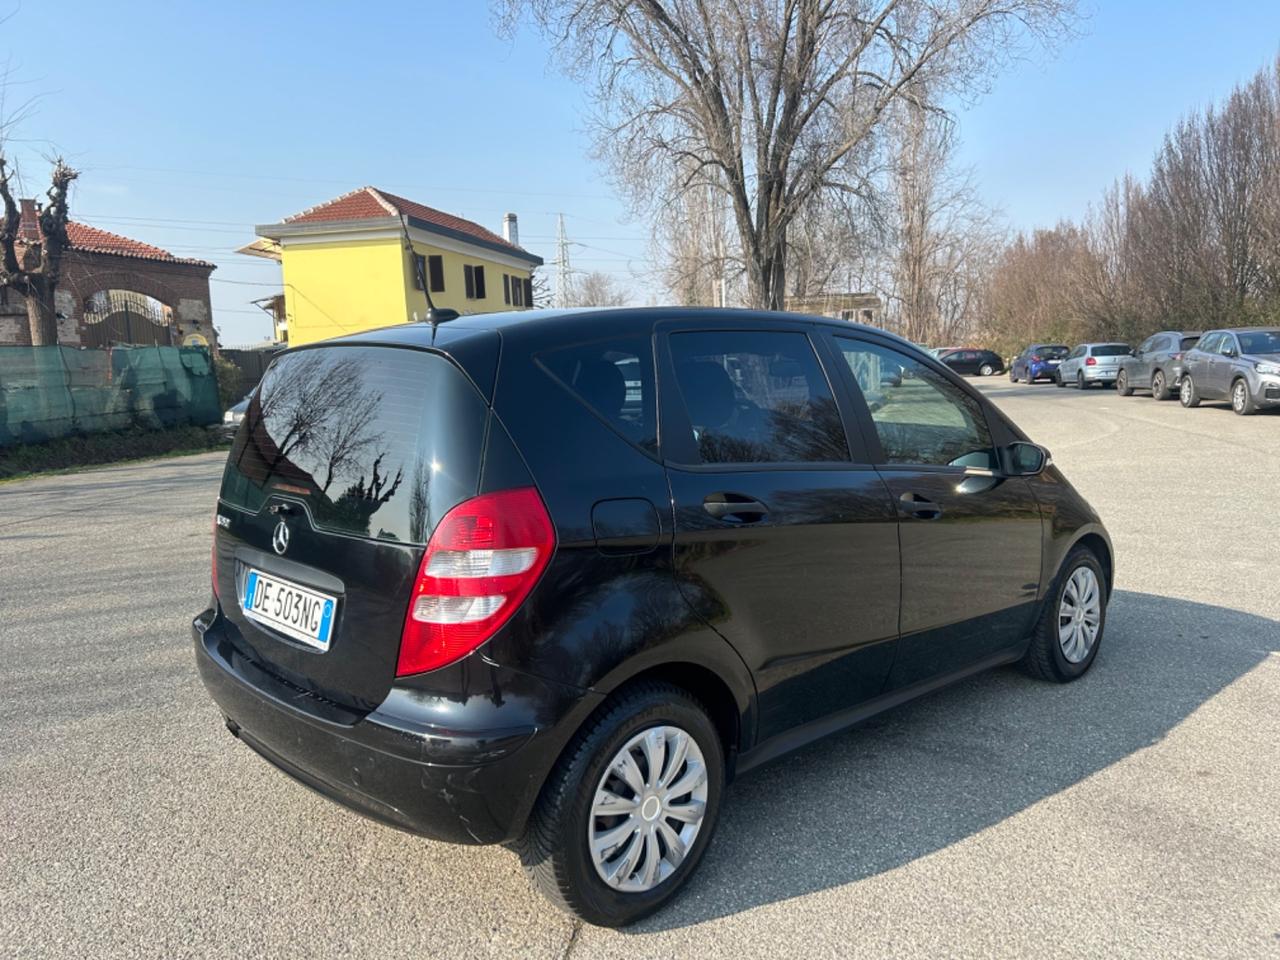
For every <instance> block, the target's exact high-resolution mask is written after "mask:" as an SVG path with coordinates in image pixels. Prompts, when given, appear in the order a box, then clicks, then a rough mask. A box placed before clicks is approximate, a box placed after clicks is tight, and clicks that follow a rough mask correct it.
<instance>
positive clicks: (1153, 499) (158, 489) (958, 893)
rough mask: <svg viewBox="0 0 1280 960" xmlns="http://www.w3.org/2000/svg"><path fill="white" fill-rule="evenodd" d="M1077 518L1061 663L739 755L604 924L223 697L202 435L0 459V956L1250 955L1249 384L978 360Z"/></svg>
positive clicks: (1263, 713)
mask: <svg viewBox="0 0 1280 960" xmlns="http://www.w3.org/2000/svg"><path fill="white" fill-rule="evenodd" d="M976 382H977V383H979V385H980V386H981V388H982V389H983V390H985V391H986V392H988V393H989V394H990V395H991V396H992V397H993V398H994V399H995V400H996V402H997V403H999V404H1000V405H1001V406H1002V407H1003V408H1004V409H1005V410H1006V411H1008V412H1009V414H1010V415H1012V417H1013V418H1014V419H1015V420H1016V421H1017V422H1018V423H1019V424H1020V425H1021V426H1022V427H1023V428H1024V429H1025V430H1026V431H1027V432H1028V433H1029V434H1030V435H1031V436H1032V437H1033V438H1034V439H1036V440H1038V441H1040V442H1042V443H1044V444H1046V445H1047V446H1048V447H1049V448H1050V449H1051V450H1052V452H1053V455H1054V458H1055V460H1056V461H1057V463H1058V464H1059V465H1060V466H1061V467H1062V469H1063V470H1064V471H1065V472H1066V473H1067V475H1068V476H1069V477H1070V478H1071V480H1072V481H1073V482H1074V483H1075V484H1076V486H1077V487H1078V488H1079V489H1080V490H1081V491H1082V492H1083V493H1084V494H1085V495H1086V496H1087V497H1088V498H1089V499H1090V500H1091V501H1092V502H1093V503H1094V505H1095V506H1096V507H1097V508H1098V510H1099V512H1100V513H1101V514H1102V516H1103V519H1104V520H1105V522H1106V523H1107V525H1108V527H1109V529H1110V531H1111V534H1112V537H1113V539H1114V542H1115V547H1116V551H1117V580H1116V593H1115V596H1114V598H1113V600H1112V604H1111V607H1110V613H1109V622H1108V625H1107V632H1106V636H1105V639H1104V643H1103V647H1102V648H1101V650H1100V652H1099V656H1098V659H1097V662H1096V664H1095V666H1094V668H1093V670H1092V671H1091V673H1090V674H1089V675H1088V676H1087V677H1086V678H1085V679H1083V680H1081V681H1080V682H1078V683H1075V684H1071V685H1067V686H1061V687H1059V686H1053V685H1048V684H1044V683H1038V682H1035V681H1033V680H1030V679H1028V678H1026V677H1024V676H1022V675H1021V674H1019V673H1017V672H1015V671H1013V670H1000V671H996V672H993V673H989V674H986V675H983V676H979V677H976V678H974V679H971V680H968V681H965V682H963V683H960V684H958V685H956V686H953V687H951V688H949V689H947V690H945V691H942V692H940V693H938V694H935V695H933V696H931V697H928V698H926V699H924V700H921V701H918V702H916V703H914V704H911V705H908V706H905V707H902V708H900V709H898V710H896V711H893V712H891V713H889V714H886V715H883V716H881V717H879V718H877V719H875V720H873V721H871V722H869V723H866V724H864V725H863V726H861V727H859V728H857V729H855V730H852V731H849V732H846V733H843V734H840V735H837V736H835V737H832V738H829V739H828V740H826V741H823V742H821V743H819V744H816V745H814V746H812V747H810V748H808V749H806V750H805V751H803V752H801V753H799V754H796V755H793V756H790V757H787V758H784V759H782V760H780V761H778V762H776V763H774V764H773V765H771V766H769V767H766V768H765V769H763V770H761V771H759V772H758V773H755V774H752V775H750V776H748V777H745V778H743V779H742V780H740V781H739V782H738V783H736V784H735V785H734V786H733V787H732V788H731V790H730V791H729V793H728V794H727V797H726V804H725V807H724V816H723V820H722V822H721V824H720V827H719V830H718V832H717V835H716V837H715V841H714V843H713V844H712V846H711V848H710V850H709V852H708V855H707V858H706V860H705V861H704V863H703V865H702V868H701V870H700V871H699V873H698V875H697V876H696V877H695V878H694V879H693V881H692V882H691V884H690V885H689V887H688V888H687V890H686V891H685V893H684V895H683V896H682V897H680V898H679V899H678V900H677V901H676V902H675V903H674V904H673V905H671V906H670V907H669V908H668V909H666V910H665V911H664V912H662V913H660V914H659V915H657V916H655V917H653V918H651V919H649V920H647V921H645V922H643V923H641V924H640V925H638V926H636V927H633V928H631V929H628V930H624V931H609V930H602V929H597V928H592V927H583V926H580V925H578V924H575V923H572V922H571V921H570V920H569V919H568V918H567V917H565V916H563V915H561V914H559V913H557V912H556V911H555V910H553V909H552V908H551V907H550V906H548V905H547V904H546V903H544V902H543V901H542V900H541V899H540V898H539V897H538V895H537V894H536V893H534V892H533V890H532V889H531V887H530V886H529V885H528V883H527V882H526V880H525V878H524V875H523V873H522V871H521V869H520V867H519V864H518V863H517V861H516V859H515V857H514V856H513V855H512V854H510V853H509V852H507V851H505V850H502V849H500V848H492V847H488V848H463V847H453V846H448V845H445V844H439V843H434V842H431V841H427V840H422V839H418V838H414V837H410V836H408V835H406V834H402V833H399V832H396V831H394V830H391V829H388V828H386V827H382V826H379V825H377V824H374V823H372V822H369V821H366V820H364V819H362V818H360V817H359V816H357V815H355V814H352V813H349V812H347V811H345V810H343V809H341V808H339V807H337V806H335V805H334V804H332V803H330V802H329V801H326V800H323V799H321V798H319V797H317V796H315V795H313V794H312V793H310V792H308V791H307V790H306V789H305V788H303V787H301V786H299V785H298V784H296V783H294V782H292V781H290V780H289V779H287V778H286V777H284V776H283V775H281V774H279V773H277V772H276V771H275V770H273V769H272V768H271V767H269V766H268V765H267V764H266V763H264V762H263V761H261V760H260V759H258V758H257V757H256V756H255V755H253V754H252V753H251V752H250V751H249V750H248V749H246V748H245V747H244V746H243V745H242V744H240V743H239V742H237V741H236V740H234V739H233V738H232V737H231V736H229V735H228V734H227V733H226V731H225V730H224V729H223V726H222V723H221V720H220V717H219V714H218V711H217V710H216V709H215V708H214V706H213V705H212V704H211V702H210V701H209V700H208V699H207V697H206V696H205V695H204V693H203V690H202V688H201V686H200V683H199V681H198V679H197V677H196V675H195V671H194V668H193V666H192V662H191V653H190V649H189V642H190V641H189V630H188V623H189V621H190V618H191V616H192V615H193V614H194V613H196V612H197V611H199V610H200V609H202V608H203V606H204V605H205V604H206V602H207V599H208V593H209V589H208V553H209V533H210V521H211V516H212V507H213V500H214V496H215V492H216V489H217V478H218V474H219V472H220V467H221V463H220V458H219V457H218V456H216V455H200V456H195V457H187V458H181V459H174V460H163V461H155V462H152V463H145V464H132V465H127V466H120V467H113V468H107V469H101V470H93V471H86V472H83V473H80V474H76V475H68V476H55V477H47V478H41V479H34V480H28V481H22V482H16V483H5V484H0V689H2V690H3V697H2V698H0V956H3V957H9V956H22V957H77V958H85V957H90V958H109V957H157V958H158V957H164V958H175V957H227V958H247V957H254V958H268V957H290V958H295V957H348V956H350V957H373V956H381V957H409V956H414V957H451V958H452V957H473V956H501V957H520V958H525V957H547V958H562V957H566V956H571V957H574V958H583V957H618V956H625V957H627V958H628V960H639V958H644V957H733V958H735V960H742V958H754V957H762V958H764V957H768V958H786V957H805V958H809V957H825V956H840V957H869V958H885V957H940V956H946V957H1037V958H1040V957H1107V958H1114V957H1143V958H1150V957H1224V958H1232V960H1236V958H1243V957H1280V773H1278V771H1280V589H1278V588H1277V578H1276V572H1277V561H1278V560H1280V496H1278V494H1280V415H1276V414H1271V415H1265V416H1257V417H1250V418H1244V417H1237V416H1235V415H1233V414H1232V413H1231V412H1230V411H1229V410H1228V409H1227V408H1226V407H1225V406H1222V405H1206V406H1205V407H1202V408H1200V409H1196V410H1184V409H1182V408H1181V407H1180V406H1179V405H1178V404H1177V403H1176V402H1166V403H1156V402H1155V401H1153V400H1151V399H1150V398H1148V397H1142V396H1135V397H1131V398H1127V399H1126V398H1121V397H1119V396H1118V395H1116V394H1115V393H1114V392H1113V391H1102V390H1090V391H1086V392H1084V393H1080V392H1077V391H1075V390H1070V389H1068V390H1059V389H1055V388H1054V387H1053V386H1052V385H1048V384H1045V385H1034V386H1031V385H1023V384H1018V385H1014V384H1010V383H1008V381H1006V380H1004V379H1003V378H1001V379H999V380H979V381H976Z"/></svg>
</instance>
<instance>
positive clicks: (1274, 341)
mask: <svg viewBox="0 0 1280 960" xmlns="http://www.w3.org/2000/svg"><path fill="white" fill-rule="evenodd" d="M1236 336H1237V337H1238V338H1239V340H1240V352H1241V353H1280V331H1277V330H1258V331H1257V332H1251V333H1238V334H1236Z"/></svg>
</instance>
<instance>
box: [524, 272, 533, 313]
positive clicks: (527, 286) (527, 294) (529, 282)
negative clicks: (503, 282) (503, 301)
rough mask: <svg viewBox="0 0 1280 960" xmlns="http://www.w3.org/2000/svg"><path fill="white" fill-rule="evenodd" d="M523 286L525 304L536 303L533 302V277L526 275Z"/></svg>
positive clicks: (528, 305) (529, 305)
mask: <svg viewBox="0 0 1280 960" xmlns="http://www.w3.org/2000/svg"><path fill="white" fill-rule="evenodd" d="M522 286H523V287H524V305H525V306H526V307H532V306H533V305H534V304H533V278H532V277H525V279H524V283H523V284H522Z"/></svg>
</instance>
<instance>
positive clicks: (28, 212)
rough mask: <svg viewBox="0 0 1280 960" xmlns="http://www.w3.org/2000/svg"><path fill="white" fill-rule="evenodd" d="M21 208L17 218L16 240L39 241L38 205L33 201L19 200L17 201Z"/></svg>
mask: <svg viewBox="0 0 1280 960" xmlns="http://www.w3.org/2000/svg"><path fill="white" fill-rule="evenodd" d="M18 203H19V205H20V206H21V207H22V212H21V213H20V214H19V217H18V239H20V240H33V241H37V242H38V241H39V240H40V205H39V204H38V203H36V202H35V201H34V200H27V199H25V198H24V199H20V200H19V201H18Z"/></svg>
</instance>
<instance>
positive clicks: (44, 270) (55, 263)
mask: <svg viewBox="0 0 1280 960" xmlns="http://www.w3.org/2000/svg"><path fill="white" fill-rule="evenodd" d="M78 175H79V174H78V173H77V172H76V171H75V170H73V169H72V168H71V167H70V166H69V165H68V164H67V163H66V162H65V161H64V160H63V159H62V158H61V157H59V158H58V159H57V160H55V161H54V165H53V176H52V178H51V179H52V185H51V186H50V187H49V191H48V194H47V197H48V202H47V203H45V204H44V205H43V206H41V207H40V208H39V211H38V213H37V224H38V234H34V235H32V236H27V237H20V236H19V233H20V227H21V219H22V216H21V211H20V210H19V207H18V202H17V201H16V200H15V199H14V197H13V190H12V177H13V169H12V168H11V167H10V166H9V163H8V161H7V159H6V157H5V156H4V152H3V145H2V144H0V201H3V220H2V221H0V287H9V288H11V289H13V290H16V291H17V292H18V293H19V294H20V295H21V296H22V298H23V300H24V301H25V302H26V307H27V322H28V324H29V325H30V327H31V342H32V343H33V344H35V345H36V346H44V345H48V344H56V343H57V342H58V314H57V308H56V306H55V304H54V291H55V290H56V289H57V286H58V280H59V279H60V277H61V274H62V257H63V254H64V253H65V252H66V249H67V247H68V246H69V241H68V240H67V190H68V188H69V187H70V186H71V183H72V181H74V180H75V179H76V177H77V176H78Z"/></svg>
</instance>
